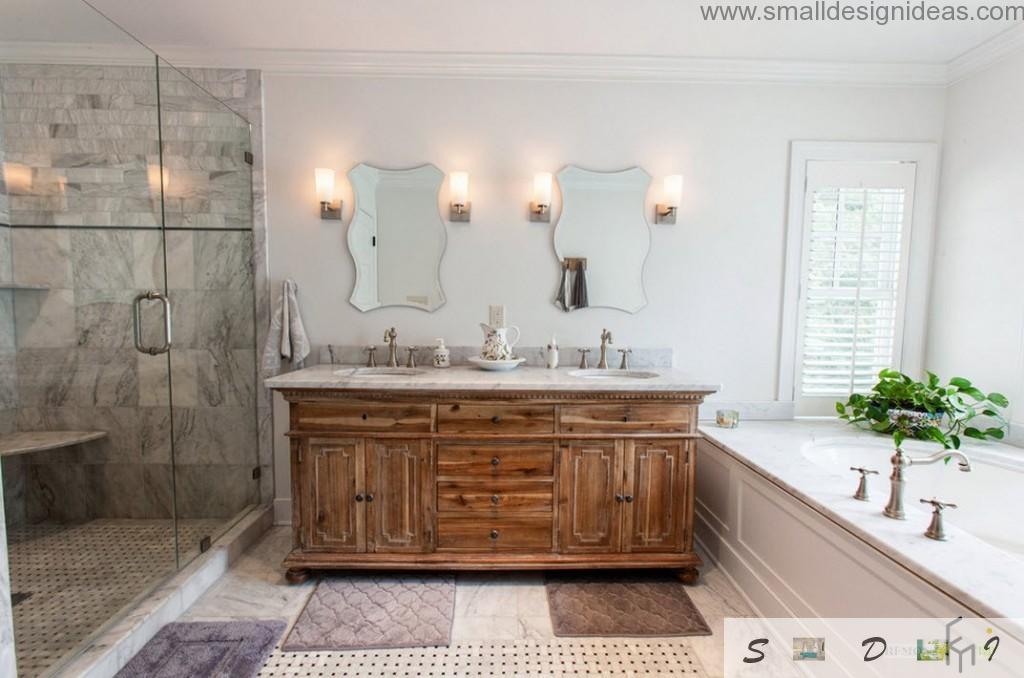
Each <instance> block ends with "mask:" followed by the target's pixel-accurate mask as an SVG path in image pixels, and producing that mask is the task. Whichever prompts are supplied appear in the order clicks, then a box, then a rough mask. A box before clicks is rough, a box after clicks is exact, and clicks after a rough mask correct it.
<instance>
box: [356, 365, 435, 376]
mask: <svg viewBox="0 0 1024 678" xmlns="http://www.w3.org/2000/svg"><path fill="white" fill-rule="evenodd" d="M337 374H340V375H348V376H351V377H415V376H418V375H420V374H423V370H421V369H419V368H417V367H357V368H355V369H354V370H352V371H351V372H349V371H348V370H339V371H338V372H337Z"/></svg>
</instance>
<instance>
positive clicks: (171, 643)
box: [117, 621, 286, 678]
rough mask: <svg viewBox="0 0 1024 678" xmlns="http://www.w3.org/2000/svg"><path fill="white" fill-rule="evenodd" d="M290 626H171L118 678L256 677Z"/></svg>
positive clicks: (250, 623)
mask: <svg viewBox="0 0 1024 678" xmlns="http://www.w3.org/2000/svg"><path fill="white" fill-rule="evenodd" d="M285 626H286V624H285V623H284V622H283V621H244V622H177V623H174V624H168V625H167V626H165V627H163V628H162V629H160V631H159V632H158V633H157V634H156V635H155V636H153V638H152V640H150V641H149V642H148V643H146V644H145V646H143V648H142V649H141V650H139V653H138V654H137V655H135V656H134V657H133V658H132V660H131V661H130V662H128V664H127V665H125V667H124V668H123V669H121V670H120V671H118V673H117V678H251V677H252V676H255V675H256V674H258V673H259V671H260V669H261V668H262V667H263V662H265V661H266V659H267V657H269V656H270V652H271V651H272V650H273V649H274V644H275V643H276V642H277V639H278V638H280V637H281V634H282V633H283V632H284V629H285Z"/></svg>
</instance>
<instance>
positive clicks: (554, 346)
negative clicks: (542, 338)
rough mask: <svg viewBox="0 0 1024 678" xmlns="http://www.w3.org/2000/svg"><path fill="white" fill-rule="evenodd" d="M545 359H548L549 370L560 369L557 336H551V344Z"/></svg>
mask: <svg viewBox="0 0 1024 678" xmlns="http://www.w3.org/2000/svg"><path fill="white" fill-rule="evenodd" d="M545 358H546V359H547V363H548V369H549V370H553V369H555V368H556V367H558V341H557V340H556V339H555V335H551V343H550V344H548V348H547V352H546V353H545Z"/></svg>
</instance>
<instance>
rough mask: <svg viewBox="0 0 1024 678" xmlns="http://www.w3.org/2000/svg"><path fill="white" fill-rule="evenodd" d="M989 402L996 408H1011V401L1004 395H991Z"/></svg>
mask: <svg viewBox="0 0 1024 678" xmlns="http://www.w3.org/2000/svg"><path fill="white" fill-rule="evenodd" d="M988 400H989V402H991V403H992V404H993V405H995V406H996V407H1009V406H1010V401H1009V399H1008V398H1007V397H1006V396H1004V395H1003V394H1002V393H989V394H988Z"/></svg>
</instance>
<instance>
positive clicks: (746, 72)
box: [0, 43, 946, 87]
mask: <svg viewBox="0 0 1024 678" xmlns="http://www.w3.org/2000/svg"><path fill="white" fill-rule="evenodd" d="M155 53H157V54H159V55H160V56H161V57H162V58H164V59H166V60H167V61H169V62H170V63H172V64H174V65H175V66H180V67H214V68H256V69H260V70H262V71H264V72H265V73H276V74H285V75H298V76H318V75H331V76H342V77H375V78H381V77H385V78H387V77H393V78H450V79H491V80H553V81H574V80H575V81H584V82H586V81H592V82H646V83H778V84H785V83H796V84H801V83H803V84H819V85H865V86H888V87H902V86H922V87H941V86H944V85H945V84H946V66H945V65H944V64H912V63H847V62H830V61H781V60H765V59H706V58H696V57H649V56H605V55H581V54H481V53H432V52H356V51H334V50H279V49H195V48H190V47H180V46H173V45H168V46H163V47H157V48H156V49H155ZM153 58H154V53H153V52H149V51H148V50H147V49H145V48H143V47H142V46H141V45H139V46H136V45H131V46H128V45H125V44H117V45H103V44H97V45H89V44H81V45H68V44H54V43H0V62H8V63H11V62H22V63H50V64H55V63H65V64H66V63H74V64H83V65H148V64H152V62H153Z"/></svg>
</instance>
